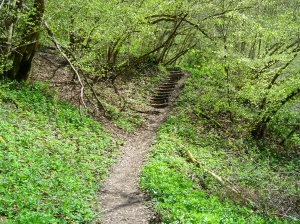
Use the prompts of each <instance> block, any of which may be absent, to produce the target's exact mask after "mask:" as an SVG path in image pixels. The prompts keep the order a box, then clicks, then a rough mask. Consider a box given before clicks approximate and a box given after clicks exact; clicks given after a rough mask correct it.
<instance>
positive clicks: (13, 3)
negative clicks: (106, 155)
mask: <svg viewBox="0 0 300 224" xmlns="http://www.w3.org/2000/svg"><path fill="white" fill-rule="evenodd" d="M0 23H1V26H0V79H1V87H0V102H1V103H2V104H3V105H4V104H5V103H8V104H9V105H8V106H7V105H6V106H5V107H3V108H1V110H2V111H6V112H7V113H11V112H12V111H11V107H12V106H11V105H14V107H16V108H20V106H18V104H19V103H18V102H19V100H20V99H19V98H16V96H18V97H21V99H22V100H24V97H22V96H21V95H19V94H20V93H15V92H14V91H17V90H18V89H22V90H23V87H20V85H21V86H22V85H23V86H26V85H27V84H26V81H32V80H35V81H36V80H38V81H41V82H43V83H45V84H46V85H50V89H51V91H50V92H52V94H54V95H55V96H54V97H53V99H54V100H55V103H54V105H55V106H52V107H51V105H50V108H54V109H53V110H57V109H56V108H57V106H56V105H57V103H56V100H57V97H58V98H62V99H67V100H69V101H71V103H72V104H73V105H76V106H77V107H78V108H79V112H80V114H81V116H83V115H84V114H88V115H90V116H92V117H94V118H97V119H98V120H101V121H103V120H107V119H108V120H109V121H111V122H113V123H115V124H116V125H117V126H118V127H120V128H122V129H123V130H125V131H134V130H136V128H137V127H139V126H140V125H141V124H142V123H143V119H146V118H147V114H149V113H153V109H152V108H151V107H150V106H149V99H150V96H151V94H153V93H154V91H155V86H157V83H159V81H160V80H162V79H163V78H164V76H166V74H167V73H166V67H173V66H180V67H181V68H184V69H186V70H189V71H190V72H191V77H190V79H189V81H188V82H187V83H186V85H185V87H184V89H183V93H182V95H181V97H180V98H179V100H178V101H177V102H176V104H175V109H174V114H173V115H171V116H170V118H169V120H168V121H167V123H166V124H165V126H163V127H162V130H161V132H160V133H159V137H158V141H157V144H158V145H156V146H154V149H153V150H154V155H153V156H154V157H153V160H151V161H154V162H153V164H156V162H157V161H156V160H155V158H156V156H158V155H160V156H158V157H157V160H158V158H159V159H161V158H162V157H163V158H165V159H166V161H167V162H166V163H165V164H156V165H151V164H150V165H149V166H148V167H150V168H145V170H146V171H145V173H144V174H143V177H142V180H141V181H142V182H143V181H144V182H143V184H142V185H143V186H144V187H145V190H146V191H149V193H150V194H151V195H152V197H156V195H155V194H154V193H153V192H156V190H155V189H156V188H155V187H153V186H150V185H149V183H150V182H151V181H153V182H155V180H152V179H151V178H154V179H155V177H153V175H154V174H153V173H156V172H158V171H153V170H151V166H152V167H156V166H157V167H159V166H160V165H162V166H169V165H170V164H171V165H170V166H174V167H175V169H179V167H180V166H181V165H182V163H184V162H183V161H181V159H182V158H185V159H183V160H184V161H185V162H187V160H188V157H186V156H187V155H188V154H185V153H186V152H190V155H193V156H194V157H195V158H196V159H195V160H197V161H201V160H202V159H201V158H206V159H204V160H205V161H206V162H205V163H204V164H202V165H203V166H204V167H206V169H207V170H215V172H216V173H218V174H219V175H220V176H222V177H224V178H225V179H226V180H229V181H230V183H231V184H230V186H231V187H233V188H235V187H237V188H238V189H239V192H240V193H239V194H238V196H236V192H235V193H232V192H230V190H229V191H228V190H224V186H223V185H222V184H220V183H219V184H220V186H219V185H218V184H216V183H215V182H214V181H213V180H212V179H211V178H206V175H207V174H205V172H204V173H203V172H202V171H197V170H194V168H191V169H190V170H191V171H187V170H189V169H187V168H186V167H185V165H182V167H183V168H182V169H180V171H182V173H184V174H183V176H186V177H189V179H191V180H192V181H194V184H195V183H196V186H197V187H195V185H193V184H192V185H191V186H192V187H191V186H190V185H189V184H187V185H188V186H190V188H201V189H202V190H204V191H205V192H208V194H209V195H211V194H212V195H214V192H219V193H218V194H217V195H215V196H216V197H219V198H221V199H222V200H227V199H226V198H230V199H231V200H233V201H235V203H237V204H242V205H246V206H250V207H251V206H252V207H251V208H252V209H253V211H262V213H264V214H267V215H269V216H270V217H279V218H283V220H284V219H286V220H287V222H289V221H295V222H297V221H299V203H300V196H299V185H300V183H299V173H300V170H299V169H300V159H299V155H300V153H299V148H300V113H299V111H300V102H299V96H300V75H299V72H300V67H299V62H300V57H299V51H300V3H299V1H297V0H292V1H284V0H272V1H270V0H243V1H229V0H212V1H204V0H203V1H191V0H187V1H177V0H168V1H160V0H150V1H141V0H140V1H121V0H118V1H117V0H111V1H105V0H104V1H102V0H100V1H85V0H84V1H82V0H81V1H78V0H75V1H69V0H66V1H62V2H57V1H53V0H47V1H41V0H10V1H8V0H1V1H0ZM35 56H36V57H35ZM46 62H47V63H48V66H52V69H50V70H47V69H45V67H48V66H45V65H46ZM44 69H45V70H44ZM50 71H51V73H50ZM8 80H16V81H17V82H20V83H19V84H17V83H16V82H14V81H13V82H11V81H8ZM53 80H55V81H53ZM49 83H50V84H49ZM54 87H55V88H54ZM14 88H15V89H14ZM36 88H37V89H40V88H41V87H40V86H39V87H36ZM24 91H25V90H24ZM43 91H45V90H43ZM46 93H47V94H48V92H47V91H46ZM47 94H46V95H47ZM50 95H51V94H50ZM24 96H28V95H26V94H25V93H24ZM28 97H29V96H28ZM25 102H26V99H25ZM30 109H31V108H30V107H29V110H30ZM26 110H28V109H26ZM8 111H9V112H8ZM13 111H14V112H13V113H18V110H13ZM55 113H56V112H55ZM3 114H4V113H3ZM3 116H4V115H3ZM5 116H6V115H5ZM22 116H25V115H22ZM17 119H18V118H15V121H16V120H17ZM76 119H77V118H76ZM78 119H79V118H78ZM2 120H4V118H3V117H2ZM68 120H72V118H68ZM51 122H53V121H51ZM72 122H73V121H72ZM76 122H77V121H76ZM76 122H75V123H76ZM0 128H1V129H0V131H1V132H0V144H1V145H0V149H1V150H2V151H1V152H2V154H1V155H2V156H4V154H3V152H4V151H5V149H7V147H8V146H7V145H8V143H7V142H9V138H10V137H9V136H8V135H7V134H5V132H7V131H8V130H7V129H5V128H4V123H3V122H2V123H1V127H0ZM164 130H165V132H164ZM169 132H170V133H173V135H170V136H166V133H169ZM11 141H13V140H11ZM163 141H164V142H163ZM168 142H169V143H168ZM167 143H168V144H167ZM74 144H75V143H74ZM106 144H112V143H106ZM164 144H167V146H162V148H159V147H160V146H161V145H164ZM91 147H92V148H93V146H91ZM13 148H14V147H13ZM170 148H171V149H170ZM185 149H188V150H185ZM155 150H158V151H159V153H162V154H159V153H157V152H155ZM168 150H171V151H168ZM162 151H166V152H168V153H169V154H170V155H173V157H172V158H169V157H167V156H166V155H165V154H164V153H165V152H162ZM5 153H7V152H5ZM161 156H162V157H161ZM177 156H178V157H179V158H181V159H178V160H176V161H177V162H175V164H173V163H172V162H170V161H171V160H172V159H174V158H175V157H176V158H177ZM213 158H215V159H213ZM235 158H236V159H235ZM179 160H180V161H179ZM155 161H156V162H155ZM208 161H209V162H208ZM225 161H227V162H225ZM202 162H203V161H202ZM104 163H107V162H104ZM169 163H170V164H169ZM166 164H169V165H166ZM178 164H181V165H178ZM194 165H195V164H194ZM187 166H190V165H187ZM198 166H199V165H198ZM16 167H17V166H16ZM184 167H185V168H186V169H185V168H184ZM196 167H197V165H196ZM224 167H226V168H224ZM198 168H199V167H198ZM0 169H1V170H2V171H1V172H0V174H1V178H4V179H5V175H6V172H8V171H7V170H6V168H4V166H2V167H1V168H0ZM147 169H148V170H147ZM199 169H201V168H199ZM3 170H6V171H3ZM170 172H171V171H170ZM170 175H171V173H170ZM204 177H205V178H204ZM271 177H273V178H271ZM180 178H181V177H180ZM180 178H179V179H178V180H176V181H179V180H180ZM145 181H146V182H145ZM172 181H174V180H171V182H172ZM147 182H148V184H147ZM151 183H152V182H151ZM187 185H186V186H187ZM227 185H228V184H227ZM158 186H159V184H158V183H157V187H158ZM225 186H226V184H225ZM152 187H153V189H152ZM0 189H1V188H0ZM151 189H152V190H151ZM11 191H14V188H12V189H11ZM176 191H177V190H176ZM1 192H2V191H0V194H8V193H7V192H6V191H3V192H2V193H1ZM4 192H6V193H4ZM178 192H179V190H178ZM220 192H223V193H222V194H221V193H220ZM226 192H227V193H226ZM161 195H162V197H164V196H163V193H161ZM158 201H159V200H158ZM5 203H6V207H5V206H3V207H2V208H1V210H0V215H1V216H4V217H8V216H9V215H8V214H10V215H11V216H14V214H15V212H11V213H10V212H8V210H9V206H7V203H8V202H5ZM5 203H4V204H5ZM8 204H9V203H8ZM170 204H172V203H171V202H170ZM160 206H161V207H160V208H163V209H162V210H161V212H159V214H160V215H161V217H162V219H164V218H165V219H166V220H169V222H173V221H174V220H179V218H178V217H177V218H176V215H179V214H175V216H174V217H175V218H174V217H173V218H172V217H169V216H168V214H169V213H168V212H170V208H168V207H167V206H166V207H164V206H163V205H160ZM193 206H194V205H193ZM193 206H192V207H193ZM178 210H180V208H178ZM225 210H226V209H225ZM166 211H167V212H166ZM185 212H188V211H185ZM198 212H199V211H198ZM58 213H59V212H58ZM170 213H171V212H170ZM197 214H198V213H197ZM62 216H63V215H62ZM179 216H180V215H179ZM55 217H56V216H55ZM80 217H81V216H80ZM195 217H196V216H195ZM56 218H57V217H56ZM77 218H78V217H77ZM77 218H74V219H73V221H74V220H77ZM198 218H199V217H198ZM53 219H54V218H53ZM62 219H64V218H62ZM79 219H80V218H78V220H79ZM87 219H89V218H87ZM195 219H197V218H195ZM83 220H84V218H83ZM189 221H191V220H189ZM189 221H187V220H183V221H182V222H183V223H184V222H189ZM257 222H258V223H260V221H257Z"/></svg>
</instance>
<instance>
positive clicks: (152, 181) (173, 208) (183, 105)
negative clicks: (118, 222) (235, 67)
mask: <svg viewBox="0 0 300 224" xmlns="http://www.w3.org/2000/svg"><path fill="white" fill-rule="evenodd" d="M205 80H208V79H207V77H205V78H204V79H201V78H200V77H199V73H196V74H195V73H192V74H191V77H190V79H189V80H188V81H187V82H186V83H185V88H184V89H183V91H182V94H181V97H180V99H179V100H178V102H177V103H176V107H175V108H174V109H173V112H172V114H171V115H170V116H169V118H168V119H167V121H166V122H165V123H164V124H163V125H162V126H161V127H160V130H159V132H158V135H157V139H156V140H155V142H154V146H153V147H152V150H151V153H150V155H149V161H148V163H147V164H146V166H145V167H144V168H143V171H142V174H141V176H140V182H141V186H142V188H143V189H144V190H145V191H147V192H148V193H149V194H150V195H151V197H152V200H153V203H154V207H155V209H156V211H157V212H158V214H159V215H160V217H161V220H162V223H300V221H299V219H298V215H299V207H298V205H299V204H298V205H297V203H299V195H300V193H299V173H300V170H299V167H300V164H299V158H298V157H296V156H295V157H293V158H290V157H284V156H283V155H282V154H280V153H277V154H276V153H274V149H273V148H274V146H273V148H271V146H269V145H267V144H266V146H265V148H264V149H265V150H264V151H262V150H261V148H260V149H259V148H258V146H257V144H256V143H255V142H254V141H253V140H252V139H251V138H250V137H249V136H248V135H247V133H245V132H244V131H243V130H244V127H245V126H246V125H247V124H242V122H241V121H240V122H241V124H235V126H234V128H233V129H234V130H235V131H234V133H233V134H232V130H230V129H229V128H228V127H227V126H226V121H227V120H225V119H224V117H222V116H220V117H217V116H215V115H214V114H213V113H214V111H213V109H211V110H205V106H207V105H208V104H209V103H211V105H217V106H218V107H219V108H215V109H216V110H218V112H217V113H220V112H219V111H221V107H222V105H220V104H221V102H218V97H213V94H214V91H211V92H209V93H208V94H210V97H211V98H210V100H211V102H209V101H208V100H209V97H207V98H206V97H200V96H201V94H203V93H201V89H202V88H210V86H209V84H208V83H206V82H205ZM212 90H213V89H212ZM206 100H207V101H206ZM205 101H206V102H205ZM201 105H205V106H203V107H202V108H201ZM241 113H242V112H241ZM220 114H222V113H220ZM187 152H189V153H190V154H191V155H192V156H193V157H194V158H195V159H196V160H197V161H198V164H196V163H194V162H192V161H191V159H190V158H189V156H188V153H187ZM199 163H200V164H201V165H200V167H199ZM210 172H212V173H213V174H215V175H217V176H219V177H221V178H222V179H223V180H224V182H223V183H222V182H220V181H219V180H218V179H217V178H216V176H215V177H214V176H213V175H211V173H210ZM232 188H234V189H237V190H238V192H239V193H236V192H234V191H233V190H232Z"/></svg>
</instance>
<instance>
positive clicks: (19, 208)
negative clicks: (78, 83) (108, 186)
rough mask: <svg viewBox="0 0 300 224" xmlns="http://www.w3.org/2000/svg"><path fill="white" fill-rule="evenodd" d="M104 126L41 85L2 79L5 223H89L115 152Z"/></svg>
mask: <svg viewBox="0 0 300 224" xmlns="http://www.w3.org/2000/svg"><path fill="white" fill-rule="evenodd" d="M116 149H117V146H116V144H115V143H114V141H113V139H112V137H111V136H110V135H108V134H107V133H105V131H104V128H103V126H101V125H100V124H99V122H96V121H94V120H92V119H90V118H88V117H86V116H84V115H82V116H80V114H79V112H78V109H77V108H74V107H72V106H70V105H69V104H68V103H67V102H61V101H59V100H58V97H57V94H55V92H54V91H50V90H49V89H48V88H46V87H44V86H43V85H41V84H38V83H36V84H33V85H24V83H21V84H19V83H16V82H9V81H7V80H0V216H1V220H2V221H4V222H5V223H90V222H92V220H95V218H96V215H95V214H96V210H97V198H96V192H97V189H98V187H99V182H100V181H101V179H102V178H103V177H104V175H105V174H106V172H107V167H108V166H109V165H110V164H111V163H112V161H113V158H114V156H115V155H116V152H117V150H116Z"/></svg>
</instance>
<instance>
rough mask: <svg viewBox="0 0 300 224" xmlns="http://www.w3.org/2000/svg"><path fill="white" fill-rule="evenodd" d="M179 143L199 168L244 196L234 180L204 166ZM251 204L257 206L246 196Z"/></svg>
mask: <svg viewBox="0 0 300 224" xmlns="http://www.w3.org/2000/svg"><path fill="white" fill-rule="evenodd" d="M177 144H178V145H179V146H180V147H181V148H183V149H184V150H185V152H186V154H187V156H188V157H189V160H190V161H191V162H192V163H194V164H195V165H196V166H197V167H198V168H201V169H203V170H204V171H205V172H206V173H208V174H210V175H211V176H212V177H214V178H215V179H216V180H218V182H219V183H221V185H223V186H225V187H226V188H228V189H229V190H231V191H233V192H234V193H236V194H238V195H240V196H242V197H243V198H244V196H243V195H242V192H241V191H240V190H239V189H238V188H237V187H235V186H234V184H233V183H232V182H230V181H229V180H227V179H225V178H222V177H221V176H219V175H217V174H215V173H214V172H213V171H211V170H209V169H206V168H205V167H204V165H203V164H202V163H201V162H199V161H198V160H196V158H195V157H194V156H193V154H192V153H191V152H190V151H189V150H188V149H187V148H186V147H185V146H184V145H183V144H180V143H178V142H177ZM244 199H245V200H246V201H247V202H248V203H249V204H250V205H251V206H253V207H257V206H256V204H255V203H254V202H253V201H252V200H251V199H249V198H244Z"/></svg>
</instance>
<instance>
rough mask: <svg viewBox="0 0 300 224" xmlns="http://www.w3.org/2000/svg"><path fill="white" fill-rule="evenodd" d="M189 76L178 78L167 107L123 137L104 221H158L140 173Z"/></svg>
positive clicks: (104, 198) (104, 199)
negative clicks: (142, 183)
mask: <svg viewBox="0 0 300 224" xmlns="http://www.w3.org/2000/svg"><path fill="white" fill-rule="evenodd" d="M170 74H171V72H170ZM188 75H189V74H188V73H184V75H183V76H180V80H179V81H178V82H177V81H176V85H174V87H173V89H172V91H170V92H169V95H168V98H167V99H165V101H164V106H163V107H160V108H159V109H155V110H156V111H158V112H159V113H158V114H156V115H154V114H153V115H150V116H149V117H148V121H147V122H146V124H145V125H144V126H143V127H142V128H140V129H139V130H137V131H136V132H135V133H133V134H128V135H125V136H120V137H123V138H124V139H125V143H124V145H123V146H122V147H121V150H122V152H123V154H122V156H120V158H118V160H117V161H118V162H117V163H116V164H114V165H113V167H112V170H111V174H110V176H109V177H108V178H107V180H106V181H105V183H104V184H103V185H102V187H101V192H100V194H99V201H100V202H101V203H102V204H101V210H102V211H103V214H102V216H101V217H102V224H125V223H126V224H142V223H155V219H156V217H155V212H154V211H153V209H152V208H151V206H150V202H149V201H150V198H149V197H148V196H147V195H146V194H144V193H143V192H142V191H141V190H140V188H139V180H138V176H139V172H140V170H141V167H142V166H143V163H144V161H145V160H146V153H147V152H148V150H149V149H150V147H151V144H152V141H153V140H154V139H155V137H156V131H157V129H158V127H159V126H160V125H161V124H162V123H163V122H164V121H165V120H166V118H167V116H168V115H169V113H170V111H171V110H172V101H174V100H175V99H176V98H177V96H178V94H179V91H180V89H181V88H182V86H183V83H184V82H185V81H186V79H187V78H188ZM162 85H163V84H162ZM156 98H157V94H156ZM156 108H157V107H156Z"/></svg>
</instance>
